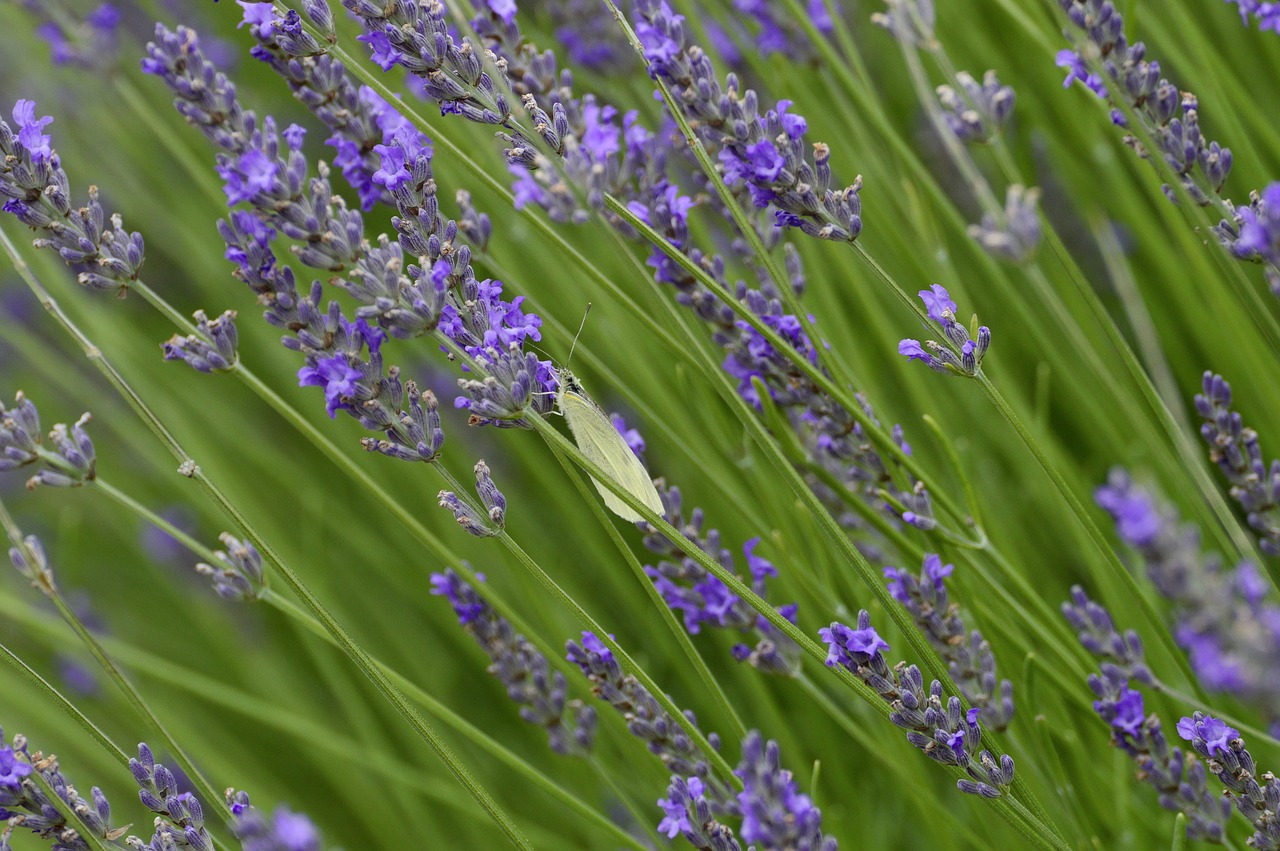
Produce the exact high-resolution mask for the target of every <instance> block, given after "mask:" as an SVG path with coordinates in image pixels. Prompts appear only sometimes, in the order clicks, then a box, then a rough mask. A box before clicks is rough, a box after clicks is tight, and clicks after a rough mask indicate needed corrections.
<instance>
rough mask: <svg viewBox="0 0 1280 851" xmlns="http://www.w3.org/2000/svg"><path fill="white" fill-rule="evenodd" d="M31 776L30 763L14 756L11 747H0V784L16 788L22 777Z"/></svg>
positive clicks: (20, 783)
mask: <svg viewBox="0 0 1280 851" xmlns="http://www.w3.org/2000/svg"><path fill="white" fill-rule="evenodd" d="M29 776H31V763H29V762H24V761H23V760H20V759H18V758H17V757H16V756H14V753H13V748H9V747H5V748H0V786H7V787H9V788H10V789H17V788H18V787H19V786H20V785H22V778H24V777H29Z"/></svg>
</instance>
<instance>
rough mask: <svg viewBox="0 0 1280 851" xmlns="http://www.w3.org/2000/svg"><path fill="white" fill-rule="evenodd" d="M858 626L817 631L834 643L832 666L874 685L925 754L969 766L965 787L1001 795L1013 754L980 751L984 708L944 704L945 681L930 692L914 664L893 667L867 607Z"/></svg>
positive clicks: (829, 657) (954, 700)
mask: <svg viewBox="0 0 1280 851" xmlns="http://www.w3.org/2000/svg"><path fill="white" fill-rule="evenodd" d="M857 623H858V626H857V629H853V628H851V627H848V626H846V625H844V624H842V623H833V624H831V626H830V627H828V628H825V629H821V630H819V631H818V635H819V637H820V638H821V639H822V641H823V642H825V643H826V644H827V646H828V648H829V653H828V654H827V667H829V668H834V667H836V666H840V667H843V668H846V669H847V670H849V671H850V672H851V673H852V674H853V675H854V676H856V677H857V678H858V679H860V680H862V681H863V682H864V683H866V684H867V685H868V686H870V687H871V688H872V689H874V690H875V692H876V693H877V694H879V695H880V697H881V699H883V700H884V701H885V702H886V703H888V704H889V706H890V708H891V709H892V710H893V711H892V712H891V713H890V715H889V720H890V721H892V722H893V723H894V725H896V726H898V727H901V728H903V729H904V730H906V731H907V741H909V742H911V744H913V745H915V746H916V747H917V748H918V749H919V750H920V751H921V753H923V754H924V755H925V756H927V757H929V758H930V759H932V760H933V761H934V762H940V763H942V764H943V765H954V766H957V767H959V768H961V769H963V770H964V772H965V773H966V774H968V775H969V776H968V778H966V779H961V780H958V781H957V782H956V787H957V788H958V789H960V791H962V792H965V793H968V794H970V795H978V796H980V797H983V798H999V797H1001V796H1002V795H1003V794H1004V790H1005V789H1006V788H1007V787H1008V786H1009V785H1010V784H1012V783H1013V772H1014V765H1013V758H1012V757H1010V756H1009V755H1008V754H1003V755H1001V756H1000V757H998V758H997V757H996V756H994V755H992V754H991V752H990V751H987V750H982V751H978V750H977V749H978V748H979V746H980V744H981V741H982V728H981V726H979V724H978V716H979V714H980V712H981V710H979V709H976V708H974V709H969V710H968V711H965V709H964V707H963V705H962V704H961V702H960V699H959V698H958V697H948V698H947V699H946V702H945V704H944V703H943V697H944V695H943V690H942V683H941V682H940V681H938V680H934V681H933V682H932V683H931V684H930V685H929V689H928V691H927V692H926V690H925V687H924V677H923V676H922V675H921V673H920V669H919V668H917V667H916V666H915V665H909V666H904V665H903V664H899V665H897V666H896V667H894V668H893V669H890V668H889V664H888V663H887V662H886V661H885V658H884V656H883V655H882V652H883V651H887V650H888V649H889V643H888V642H887V641H885V640H884V639H883V638H881V637H880V634H879V633H877V632H876V631H875V629H874V628H873V627H872V626H871V616H870V615H869V614H867V612H866V610H865V609H864V610H862V611H860V612H859V613H858V621H857Z"/></svg>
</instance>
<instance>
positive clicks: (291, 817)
mask: <svg viewBox="0 0 1280 851" xmlns="http://www.w3.org/2000/svg"><path fill="white" fill-rule="evenodd" d="M227 806H228V807H229V808H230V809H231V811H232V813H233V815H234V816H235V823H234V824H233V825H232V828H231V830H232V833H234V834H235V837H236V839H238V840H239V841H240V845H241V847H242V848H243V851H321V849H323V848H324V843H323V839H322V837H321V835H320V830H319V828H317V827H316V826H315V823H314V822H313V821H311V819H310V818H309V817H307V816H305V815H303V814H302V813H296V812H294V811H292V810H290V809H289V808H288V807H284V806H279V807H276V809H275V811H274V812H273V813H272V814H271V816H270V817H267V816H265V815H263V813H262V812H261V811H260V810H259V809H258V808H257V807H254V806H253V805H252V804H250V802H249V795H248V793H246V792H236V791H234V790H230V789H229V790H227Z"/></svg>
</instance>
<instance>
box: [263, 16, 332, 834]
mask: <svg viewBox="0 0 1280 851" xmlns="http://www.w3.org/2000/svg"><path fill="white" fill-rule="evenodd" d="M262 5H264V6H270V5H271V4H270V3H264V4H262ZM271 821H272V823H273V826H274V827H275V833H276V839H277V840H278V841H279V843H280V845H281V846H282V847H283V851H312V849H316V848H319V846H320V832H319V831H318V830H316V826H315V825H314V824H312V822H311V819H309V818H307V817H306V816H304V815H303V814H302V813H295V812H292V811H291V810H289V809H288V808H287V807H278V808H277V809H276V811H275V813H274V814H273V815H272V818H271Z"/></svg>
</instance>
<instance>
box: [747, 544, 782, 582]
mask: <svg viewBox="0 0 1280 851" xmlns="http://www.w3.org/2000/svg"><path fill="white" fill-rule="evenodd" d="M759 545H760V536H759V535H757V536H755V537H754V538H748V539H747V541H746V542H745V543H743V545H742V554H743V555H744V556H745V557H746V559H747V569H748V570H749V571H751V577H752V578H753V579H755V580H756V581H760V580H763V579H765V578H766V577H769V576H777V575H778V568H776V567H774V566H773V564H772V562H770V561H769V560H768V559H766V558H763V557H762V556H758V555H756V554H755V550H756V547H757V546H759Z"/></svg>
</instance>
